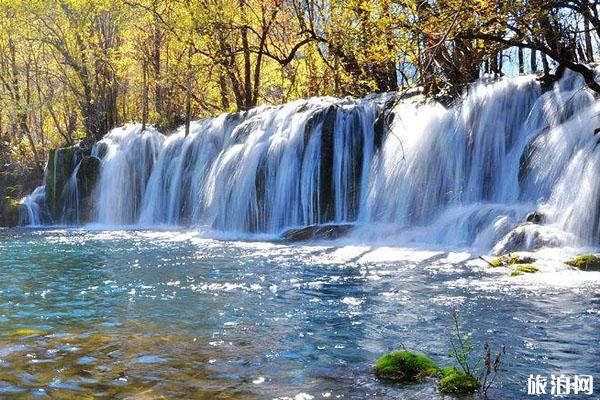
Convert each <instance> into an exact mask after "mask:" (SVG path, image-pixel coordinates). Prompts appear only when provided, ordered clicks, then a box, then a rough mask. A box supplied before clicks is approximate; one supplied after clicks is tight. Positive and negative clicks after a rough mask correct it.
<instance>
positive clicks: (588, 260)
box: [565, 254, 600, 271]
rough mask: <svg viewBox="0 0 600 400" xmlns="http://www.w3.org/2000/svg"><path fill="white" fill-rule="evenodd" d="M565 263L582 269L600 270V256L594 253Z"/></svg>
mask: <svg viewBox="0 0 600 400" xmlns="http://www.w3.org/2000/svg"><path fill="white" fill-rule="evenodd" d="M565 264H567V265H570V266H571V267H575V268H578V269H580V270H582V271H600V257H598V256H595V255H593V254H585V255H581V256H578V257H575V258H573V259H571V260H569V261H565Z"/></svg>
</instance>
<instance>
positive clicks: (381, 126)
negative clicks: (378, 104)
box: [373, 98, 397, 150]
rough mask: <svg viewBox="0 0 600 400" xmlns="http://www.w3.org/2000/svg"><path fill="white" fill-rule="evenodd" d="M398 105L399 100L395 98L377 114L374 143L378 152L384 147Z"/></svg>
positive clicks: (374, 126)
mask: <svg viewBox="0 0 600 400" xmlns="http://www.w3.org/2000/svg"><path fill="white" fill-rule="evenodd" d="M396 104H397V100H396V99H395V98H392V99H390V100H388V101H387V102H386V103H385V104H384V105H383V107H382V108H381V110H380V111H379V113H378V114H377V118H375V122H374V124H373V132H374V133H375V135H374V143H375V148H376V149H378V150H379V149H381V147H382V146H383V143H384V142H385V139H386V137H387V133H388V130H389V127H390V125H391V124H392V122H393V121H394V118H395V116H396V115H395V114H394V111H393V109H394V106H395V105H396Z"/></svg>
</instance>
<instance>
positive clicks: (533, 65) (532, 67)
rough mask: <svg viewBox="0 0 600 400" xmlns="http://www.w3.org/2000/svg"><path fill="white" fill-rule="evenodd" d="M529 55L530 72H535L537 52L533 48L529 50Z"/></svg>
mask: <svg viewBox="0 0 600 400" xmlns="http://www.w3.org/2000/svg"><path fill="white" fill-rule="evenodd" d="M530 57H531V60H530V66H531V73H532V74H535V73H536V72H537V54H536V51H535V50H531V52H530Z"/></svg>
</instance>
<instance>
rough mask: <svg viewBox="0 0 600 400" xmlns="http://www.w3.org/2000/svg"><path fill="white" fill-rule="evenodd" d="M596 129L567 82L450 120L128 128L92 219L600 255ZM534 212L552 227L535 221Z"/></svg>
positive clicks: (392, 111)
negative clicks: (327, 229) (572, 249)
mask: <svg viewBox="0 0 600 400" xmlns="http://www.w3.org/2000/svg"><path fill="white" fill-rule="evenodd" d="M599 115H600V102H598V101H596V100H595V99H594V97H593V95H592V94H590V92H589V91H588V90H586V89H585V84H584V82H583V81H582V80H581V78H579V77H578V76H577V75H575V74H570V73H566V74H565V76H564V77H563V78H562V79H561V81H560V82H558V83H556V84H555V85H554V87H552V88H549V89H545V90H544V89H543V88H542V87H541V86H540V84H539V83H538V82H537V80H536V79H535V77H532V76H528V77H518V78H502V79H491V78H485V79H482V80H480V81H479V82H477V83H475V84H473V85H471V86H470V87H469V88H468V90H467V91H466V92H465V94H464V95H463V96H462V98H460V99H458V100H457V101H456V102H455V105H453V106H450V107H446V106H443V105H442V104H439V103H437V102H435V101H431V100H426V99H424V98H423V97H422V96H418V95H417V96H411V97H407V98H404V99H401V100H400V99H398V98H397V95H395V94H382V95H373V96H369V97H367V98H364V99H351V98H346V99H335V98H328V97H321V98H312V99H307V100H297V101H294V102H291V103H288V104H284V105H281V106H270V107H267V106H262V107H258V108H255V109H252V110H250V111H246V112H240V113H235V114H223V115H221V116H218V117H215V118H208V119H205V120H201V121H195V122H193V123H192V124H191V127H190V132H189V134H188V135H187V136H186V134H185V130H184V128H183V127H182V128H180V129H179V130H177V131H176V132H175V133H173V134H171V135H169V136H165V135H163V134H162V133H160V132H158V131H157V130H156V129H155V128H154V127H149V128H147V129H146V130H144V131H142V129H141V125H139V124H130V125H126V126H124V127H121V128H116V129H113V130H112V131H111V132H109V133H108V134H107V135H106V136H105V137H104V139H103V140H102V141H100V142H98V143H97V144H96V145H95V146H94V148H93V149H92V152H91V155H92V156H94V157H98V158H99V159H102V161H101V167H100V176H99V180H98V183H97V184H96V189H95V191H94V194H93V206H94V207H93V208H94V213H93V216H92V218H91V220H92V221H93V222H96V223H99V224H102V225H112V226H124V225H125V226H140V227H155V226H160V225H170V226H194V227H200V226H204V227H209V228H211V229H215V230H220V231H235V232H260V233H273V234H277V233H280V232H281V231H282V230H284V229H286V228H289V227H298V226H307V225H312V224H325V223H336V224H339V223H345V224H346V223H354V224H356V225H357V226H359V227H360V228H359V229H357V231H356V235H357V237H360V236H361V235H364V236H365V237H366V238H369V239H374V238H377V237H380V238H386V237H388V236H390V235H393V236H394V237H395V238H397V240H398V241H410V242H427V243H438V244H448V245H466V246H478V247H482V248H487V249H491V248H495V249H496V250H497V251H502V250H511V249H513V248H514V247H515V246H516V247H518V246H521V247H523V246H525V247H535V246H538V247H539V246H540V245H561V244H565V243H568V244H580V245H589V244H598V243H600V151H598V150H597V147H598V142H599V140H600V138H599V137H597V136H596V135H595V133H594V132H595V130H596V128H598V127H600V117H599ZM54 162H56V157H55V158H54ZM54 174H56V167H55V168H54ZM76 176H77V167H75V168H74V170H73V171H72V173H71V177H72V178H70V179H69V183H68V185H67V189H66V190H67V193H71V192H72V191H76V190H77V180H76V179H75V178H73V177H76ZM56 180H57V179H56V177H55V178H54V179H53V182H54V183H55V184H56ZM58 190H60V188H54V192H57V191H58ZM41 191H42V189H40V192H39V193H38V195H39V194H40V193H41ZM67 198H69V196H67ZM78 198H79V196H77V195H75V196H74V197H73V199H74V200H76V199H78ZM67 201H68V200H67ZM69 208H73V207H70V206H69V207H67V208H65V210H67V209H69ZM75 209H78V207H75ZM65 212H66V211H65ZM532 212H537V213H538V214H539V215H541V216H543V222H542V223H541V224H534V223H526V219H527V215H528V214H529V213H532ZM70 220H71V221H72V220H73V218H71V219H70ZM76 220H77V221H79V217H77V218H76ZM30 221H36V220H35V217H32V218H30ZM524 243H525V244H524Z"/></svg>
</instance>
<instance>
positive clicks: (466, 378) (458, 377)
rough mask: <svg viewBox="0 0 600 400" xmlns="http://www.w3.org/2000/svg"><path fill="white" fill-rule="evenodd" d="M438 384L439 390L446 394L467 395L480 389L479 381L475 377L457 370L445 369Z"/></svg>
mask: <svg viewBox="0 0 600 400" xmlns="http://www.w3.org/2000/svg"><path fill="white" fill-rule="evenodd" d="M441 374H442V377H441V379H440V381H439V382H438V390H439V391H440V393H444V394H455V395H467V394H472V393H475V391H476V390H477V389H479V386H480V385H479V381H478V380H477V378H475V377H474V376H473V375H470V374H467V373H465V372H463V371H461V370H459V369H457V368H453V367H450V368H444V369H442V371H441Z"/></svg>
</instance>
